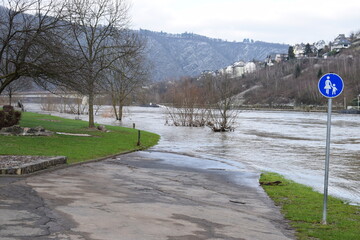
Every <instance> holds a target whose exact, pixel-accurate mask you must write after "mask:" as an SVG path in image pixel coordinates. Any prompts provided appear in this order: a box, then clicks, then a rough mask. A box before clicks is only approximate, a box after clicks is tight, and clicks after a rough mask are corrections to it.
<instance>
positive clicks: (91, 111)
mask: <svg viewBox="0 0 360 240" xmlns="http://www.w3.org/2000/svg"><path fill="white" fill-rule="evenodd" d="M89 128H95V123H94V93H93V91H91V92H90V93H89Z"/></svg>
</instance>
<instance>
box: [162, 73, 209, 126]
mask: <svg viewBox="0 0 360 240" xmlns="http://www.w3.org/2000/svg"><path fill="white" fill-rule="evenodd" d="M205 96H206V94H205V92H204V89H203V88H201V87H200V86H198V85H197V84H196V80H195V79H189V78H185V79H182V80H180V81H178V82H176V83H175V84H174V85H173V86H172V87H170V89H169V91H168V97H167V99H168V101H169V102H170V103H171V106H168V107H167V123H168V124H173V125H175V126H187V127H203V126H205V124H206V122H207V120H208V114H207V113H208V111H207V105H206V103H207V101H206V99H205ZM169 120H170V123H169Z"/></svg>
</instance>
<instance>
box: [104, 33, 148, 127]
mask: <svg viewBox="0 0 360 240" xmlns="http://www.w3.org/2000/svg"><path fill="white" fill-rule="evenodd" d="M121 36H122V37H121V38H120V39H118V40H120V41H121V43H119V45H123V46H124V45H126V48H127V50H126V52H122V53H120V56H119V58H118V59H116V60H115V61H114V62H113V63H112V65H111V66H110V68H109V69H108V70H107V71H106V73H105V75H104V77H105V79H106V83H105V84H104V85H103V86H104V87H105V91H106V92H109V93H110V96H111V100H112V106H113V110H114V113H115V118H116V120H120V121H121V120H122V119H123V107H124V106H125V104H126V101H127V100H128V99H129V97H130V95H131V94H132V93H134V91H135V90H137V89H138V88H140V87H141V86H143V85H144V83H145V82H146V81H147V80H148V66H147V64H146V61H145V60H146V59H145V56H144V53H143V49H144V43H143V41H142V40H141V39H139V36H138V35H136V34H134V33H130V32H129V31H122V33H121Z"/></svg>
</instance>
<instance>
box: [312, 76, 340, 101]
mask: <svg viewBox="0 0 360 240" xmlns="http://www.w3.org/2000/svg"><path fill="white" fill-rule="evenodd" d="M318 88H319V91H320V93H321V94H322V95H323V96H324V97H327V98H334V97H337V96H339V95H340V94H341V93H342V91H343V89H344V81H343V80H342V79H341V77H340V76H339V75H337V74H335V73H327V74H325V75H324V76H322V77H321V78H320V80H319V83H318Z"/></svg>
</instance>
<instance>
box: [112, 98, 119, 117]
mask: <svg viewBox="0 0 360 240" xmlns="http://www.w3.org/2000/svg"><path fill="white" fill-rule="evenodd" d="M112 107H113V109H114V114H115V118H116V120H119V115H118V112H117V109H116V101H115V99H114V98H113V99H112Z"/></svg>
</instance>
